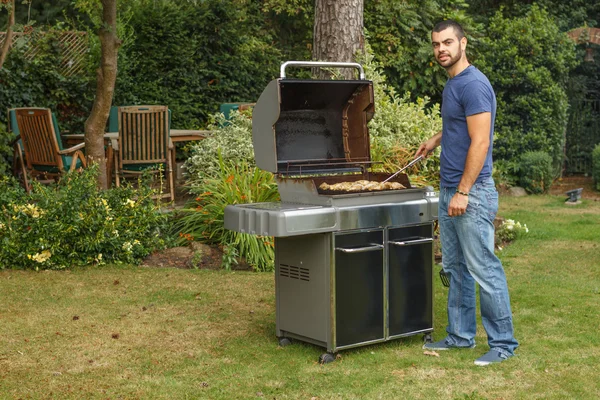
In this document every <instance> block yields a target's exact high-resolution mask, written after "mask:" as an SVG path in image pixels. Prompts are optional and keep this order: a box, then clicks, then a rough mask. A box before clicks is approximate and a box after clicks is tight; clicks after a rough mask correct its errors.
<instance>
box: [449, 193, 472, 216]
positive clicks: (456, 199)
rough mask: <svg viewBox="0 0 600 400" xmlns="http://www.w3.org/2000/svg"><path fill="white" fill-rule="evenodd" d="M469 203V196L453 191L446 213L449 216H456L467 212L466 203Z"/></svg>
mask: <svg viewBox="0 0 600 400" xmlns="http://www.w3.org/2000/svg"><path fill="white" fill-rule="evenodd" d="M468 204H469V197H467V196H464V195H462V194H459V193H455V194H454V196H452V198H451V199H450V204H449V205H448V215H449V216H451V217H458V216H460V215H463V214H464V213H466V212H467V205H468Z"/></svg>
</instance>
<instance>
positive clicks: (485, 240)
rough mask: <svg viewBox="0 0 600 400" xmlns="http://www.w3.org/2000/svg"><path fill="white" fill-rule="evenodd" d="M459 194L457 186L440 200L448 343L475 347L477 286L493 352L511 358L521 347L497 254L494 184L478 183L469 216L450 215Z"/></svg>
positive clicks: (444, 191)
mask: <svg viewBox="0 0 600 400" xmlns="http://www.w3.org/2000/svg"><path fill="white" fill-rule="evenodd" d="M455 192H456V188H455V187H442V188H441V190H440V202H439V222H440V240H441V244H442V265H443V268H444V272H446V274H447V275H448V276H449V279H450V289H449V291H448V327H447V328H446V332H448V336H447V338H446V342H447V343H448V344H449V345H452V346H457V347H470V346H472V345H474V344H475V330H476V319H475V309H476V301H475V282H477V283H478V284H479V301H480V306H481V319H482V322H483V327H484V328H485V331H486V333H487V335H488V344H489V346H490V349H491V350H497V351H499V352H501V353H503V354H505V355H507V356H512V355H513V354H514V350H515V349H516V348H517V346H518V345H519V343H518V342H517V340H516V339H515V338H514V328H513V321H512V312H511V310H510V298H509V296H508V285H507V283H506V275H504V269H503V268H502V264H501V263H500V260H499V259H498V257H496V255H495V254H494V218H496V213H497V212H498V192H497V191H496V187H495V186H494V180H493V179H492V178H489V179H488V180H486V181H484V182H482V183H476V184H475V185H473V187H472V188H471V191H470V192H469V204H468V206H467V211H466V213H465V214H463V215H460V216H457V217H450V216H448V205H449V203H450V199H452V196H454V193H455Z"/></svg>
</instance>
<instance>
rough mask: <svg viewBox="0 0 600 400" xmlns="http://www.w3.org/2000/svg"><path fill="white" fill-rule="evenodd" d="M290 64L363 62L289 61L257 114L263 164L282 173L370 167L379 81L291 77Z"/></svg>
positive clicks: (255, 133)
mask: <svg viewBox="0 0 600 400" xmlns="http://www.w3.org/2000/svg"><path fill="white" fill-rule="evenodd" d="M286 65H299V66H329V67H340V66H343V67H348V66H351V67H356V68H358V69H359V70H360V71H361V78H363V77H364V73H362V67H360V65H359V64H354V63H311V62H288V63H285V64H284V65H282V73H281V75H282V78H278V79H275V80H273V81H271V82H270V83H269V84H268V85H267V87H266V88H265V89H264V91H263V93H262V94H261V96H260V98H259V99H258V101H257V103H256V106H255V107H254V112H253V116H252V141H253V145H254V157H255V159H256V164H257V166H258V167H259V168H261V169H263V170H266V171H270V172H273V173H277V174H281V175H305V174H306V175H314V174H319V173H345V172H357V171H364V170H365V169H366V168H367V167H368V166H370V165H371V154H370V153H371V152H370V143H369V130H368V128H367V123H368V122H369V121H370V120H371V118H372V117H373V115H374V96H373V83H372V82H371V81H367V80H364V79H359V80H345V81H343V80H300V79H287V78H285V66H286Z"/></svg>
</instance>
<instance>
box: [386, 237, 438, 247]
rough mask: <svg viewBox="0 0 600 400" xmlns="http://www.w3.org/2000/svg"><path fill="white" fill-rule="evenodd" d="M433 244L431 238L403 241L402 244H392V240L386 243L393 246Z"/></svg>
mask: <svg viewBox="0 0 600 400" xmlns="http://www.w3.org/2000/svg"><path fill="white" fill-rule="evenodd" d="M431 242H433V238H420V239H414V240H405V241H403V242H394V241H392V240H390V241H388V243H390V244H393V245H394V246H412V245H415V244H423V243H431Z"/></svg>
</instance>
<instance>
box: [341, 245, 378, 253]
mask: <svg viewBox="0 0 600 400" xmlns="http://www.w3.org/2000/svg"><path fill="white" fill-rule="evenodd" d="M335 249H336V250H339V251H341V252H342V253H364V252H365V251H375V250H381V249H383V245H382V244H376V243H371V245H370V246H366V247H354V248H348V249H347V248H344V247H336V248H335Z"/></svg>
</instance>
